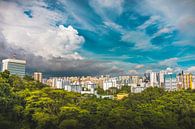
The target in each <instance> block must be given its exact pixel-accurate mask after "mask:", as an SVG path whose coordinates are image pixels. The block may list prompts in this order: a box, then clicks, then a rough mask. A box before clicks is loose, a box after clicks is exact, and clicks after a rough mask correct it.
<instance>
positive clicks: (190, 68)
mask: <svg viewBox="0 0 195 129" xmlns="http://www.w3.org/2000/svg"><path fill="white" fill-rule="evenodd" d="M187 72H189V73H195V66H191V67H189V68H188V69H187Z"/></svg>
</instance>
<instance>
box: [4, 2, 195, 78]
mask: <svg viewBox="0 0 195 129" xmlns="http://www.w3.org/2000/svg"><path fill="white" fill-rule="evenodd" d="M194 12H195V1H194V0H139V1H138V0H1V1H0V59H4V58H8V57H13V55H16V57H17V58H19V59H26V60H27V72H28V73H31V72H33V71H42V72H44V74H45V75H53V76H62V75H64V76H65V75H100V74H112V75H121V74H133V75H135V74H140V73H143V72H145V71H147V70H153V71H158V70H161V69H166V68H167V67H171V68H173V69H174V70H175V71H180V70H182V69H183V70H186V71H191V72H195V13H194Z"/></svg>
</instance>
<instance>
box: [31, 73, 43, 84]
mask: <svg viewBox="0 0 195 129" xmlns="http://www.w3.org/2000/svg"><path fill="white" fill-rule="evenodd" d="M33 78H34V80H36V81H39V82H42V73H41V72H34V75H33Z"/></svg>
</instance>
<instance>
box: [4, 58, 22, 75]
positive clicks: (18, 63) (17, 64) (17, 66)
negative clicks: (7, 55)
mask: <svg viewBox="0 0 195 129" xmlns="http://www.w3.org/2000/svg"><path fill="white" fill-rule="evenodd" d="M2 64H3V67H2V71H5V70H8V71H9V72H10V74H13V75H18V76H20V77H23V76H24V75H25V65H26V61H25V60H18V59H5V60H2Z"/></svg>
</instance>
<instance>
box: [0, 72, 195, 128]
mask: <svg viewBox="0 0 195 129" xmlns="http://www.w3.org/2000/svg"><path fill="white" fill-rule="evenodd" d="M123 91H125V93H126V92H127V91H128V92H129V96H128V97H127V98H125V99H123V100H109V99H98V98H95V97H90V96H88V97H84V96H82V95H81V94H78V93H73V92H67V91H64V90H59V89H52V88H51V87H49V86H47V85H44V84H42V83H39V82H37V81H34V80H33V79H32V78H30V77H24V78H23V79H22V78H19V77H17V76H14V75H10V73H9V72H8V71H5V72H3V73H0V129H193V128H194V127H195V125H194V124H195V92H194V91H193V90H186V91H185V90H182V91H174V92H166V91H164V90H163V89H161V88H148V89H146V90H145V91H143V92H142V93H137V94H134V93H130V90H129V88H128V87H124V88H123ZM99 92H103V91H101V89H99Z"/></svg>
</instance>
